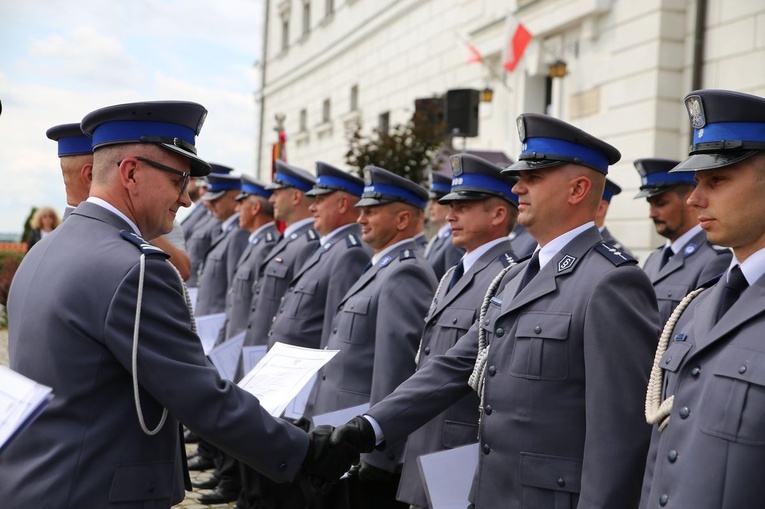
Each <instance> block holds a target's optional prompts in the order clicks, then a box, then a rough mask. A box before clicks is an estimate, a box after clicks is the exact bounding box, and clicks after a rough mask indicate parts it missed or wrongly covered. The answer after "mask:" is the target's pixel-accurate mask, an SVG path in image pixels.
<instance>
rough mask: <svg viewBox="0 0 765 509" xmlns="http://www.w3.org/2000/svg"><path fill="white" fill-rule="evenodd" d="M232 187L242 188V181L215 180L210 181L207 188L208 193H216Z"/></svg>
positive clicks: (229, 189)
mask: <svg viewBox="0 0 765 509" xmlns="http://www.w3.org/2000/svg"><path fill="white" fill-rule="evenodd" d="M232 189H235V190H237V191H238V190H240V189H242V181H241V180H239V179H236V180H216V181H213V182H210V186H209V187H208V188H207V192H208V193H217V192H218V191H231V190H232Z"/></svg>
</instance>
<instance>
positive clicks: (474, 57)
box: [465, 42, 483, 64]
mask: <svg viewBox="0 0 765 509" xmlns="http://www.w3.org/2000/svg"><path fill="white" fill-rule="evenodd" d="M465 46H466V47H467V52H468V53H467V63H468V64H474V63H476V62H481V61H482V60H483V57H482V56H481V53H480V52H479V51H478V50H477V49H476V48H475V46H473V45H472V44H470V43H469V42H466V43H465Z"/></svg>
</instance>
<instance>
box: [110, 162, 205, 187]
mask: <svg viewBox="0 0 765 509" xmlns="http://www.w3.org/2000/svg"><path fill="white" fill-rule="evenodd" d="M135 158H136V159H138V160H139V161H141V162H142V163H146V164H148V165H149V166H152V167H154V168H156V169H158V170H162V171H167V172H170V173H174V174H175V175H180V176H181V177H183V182H182V184H181V192H184V191H185V190H186V187H188V185H189V180H190V178H191V174H190V173H188V172H185V171H181V170H176V169H175V168H171V167H170V166H166V165H164V164H162V163H158V162H157V161H152V160H151V159H147V158H145V157H139V156H136V157H135ZM121 164H122V161H120V162H118V163H117V166H119V165H121Z"/></svg>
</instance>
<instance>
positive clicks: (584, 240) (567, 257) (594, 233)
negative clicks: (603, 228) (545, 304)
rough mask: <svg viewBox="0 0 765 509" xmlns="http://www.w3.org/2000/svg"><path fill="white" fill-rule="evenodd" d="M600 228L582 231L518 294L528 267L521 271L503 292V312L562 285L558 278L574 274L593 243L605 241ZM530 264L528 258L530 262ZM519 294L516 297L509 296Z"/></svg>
mask: <svg viewBox="0 0 765 509" xmlns="http://www.w3.org/2000/svg"><path fill="white" fill-rule="evenodd" d="M602 241H603V239H602V238H601V236H600V232H599V231H598V229H597V227H594V226H593V227H592V228H590V229H588V230H586V231H584V232H582V233H580V234H579V235H577V236H576V237H575V238H574V239H573V240H572V241H571V242H569V243H568V244H566V246H564V247H563V249H561V250H560V251H559V252H558V253H557V254H556V255H555V256H553V258H552V260H550V261H549V262H548V263H547V264H546V265H545V266H544V267H542V269H541V270H540V271H539V274H537V275H536V277H534V279H532V280H531V282H529V284H528V285H526V287H525V288H524V289H522V290H521V291H520V293H518V295H515V293H516V292H517V290H518V286H519V285H520V283H521V280H522V279H523V275H522V274H524V273H525V269H524V270H522V271H520V272H519V273H518V275H517V276H516V277H514V278H513V279H512V280H511V281H510V282H509V283H508V284H507V286H506V287H505V291H503V295H504V296H505V300H503V302H502V314H505V313H509V312H511V311H514V310H516V309H518V308H520V307H523V306H525V305H527V304H529V303H531V302H534V301H535V300H537V299H539V298H541V297H544V296H545V295H547V294H549V293H551V292H554V291H555V289H556V288H557V287H558V283H557V279H558V278H559V277H561V276H565V275H567V274H570V273H572V272H574V271H575V270H576V267H577V266H578V265H579V262H580V261H581V259H582V258H583V257H584V256H585V255H586V254H587V252H588V251H590V250H591V249H592V248H593V246H594V245H595V244H596V243H598V242H602ZM526 265H528V262H526ZM512 295H515V297H513V298H508V296H512Z"/></svg>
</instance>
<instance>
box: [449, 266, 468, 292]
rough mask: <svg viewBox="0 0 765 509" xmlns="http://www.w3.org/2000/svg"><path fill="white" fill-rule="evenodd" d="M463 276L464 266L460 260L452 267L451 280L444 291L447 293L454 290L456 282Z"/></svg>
mask: <svg viewBox="0 0 765 509" xmlns="http://www.w3.org/2000/svg"><path fill="white" fill-rule="evenodd" d="M464 274H465V265H464V264H463V263H462V260H460V261H459V263H458V264H457V265H455V266H454V270H453V271H452V279H451V280H450V281H449V286H448V287H447V288H446V291H447V292H448V291H449V290H451V289H452V288H454V285H456V284H457V281H459V280H460V278H461V277H462V276H463V275H464Z"/></svg>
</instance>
